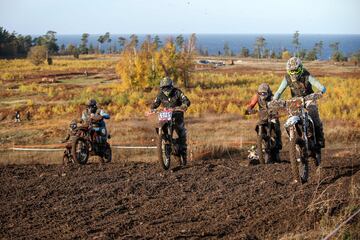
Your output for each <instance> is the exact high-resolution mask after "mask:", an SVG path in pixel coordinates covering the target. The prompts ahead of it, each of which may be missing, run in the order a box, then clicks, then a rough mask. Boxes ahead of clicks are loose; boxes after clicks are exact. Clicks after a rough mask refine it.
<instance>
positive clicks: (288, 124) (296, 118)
mask: <svg viewBox="0 0 360 240" xmlns="http://www.w3.org/2000/svg"><path fill="white" fill-rule="evenodd" d="M300 120H301V119H300V117H299V116H292V117H290V118H289V119H288V120H286V122H285V124H284V127H285V128H288V127H291V126H294V125H295V124H296V123H298V122H300Z"/></svg>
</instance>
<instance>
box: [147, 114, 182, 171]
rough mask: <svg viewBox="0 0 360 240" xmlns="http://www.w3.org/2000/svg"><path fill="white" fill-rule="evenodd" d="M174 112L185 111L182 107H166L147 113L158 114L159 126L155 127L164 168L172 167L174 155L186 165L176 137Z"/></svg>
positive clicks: (159, 156)
mask: <svg viewBox="0 0 360 240" xmlns="http://www.w3.org/2000/svg"><path fill="white" fill-rule="evenodd" d="M174 112H185V111H184V110H183V109H180V108H164V109H163V110H161V111H154V112H150V113H148V114H147V116H149V115H152V114H155V113H157V114H158V124H159V125H158V127H156V128H155V130H156V133H157V135H158V138H157V155H158V160H159V162H160V165H161V166H162V168H163V169H165V170H168V169H169V168H170V163H171V158H172V156H174V157H176V158H177V159H178V160H179V163H180V166H185V165H186V160H185V159H183V157H182V156H181V154H180V145H179V143H178V138H174V136H173V134H174V126H175V118H174V116H173V113H174Z"/></svg>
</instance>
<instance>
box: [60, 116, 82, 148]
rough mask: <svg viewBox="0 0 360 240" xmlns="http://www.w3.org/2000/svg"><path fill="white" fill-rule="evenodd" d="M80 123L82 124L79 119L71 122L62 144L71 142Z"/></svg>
mask: <svg viewBox="0 0 360 240" xmlns="http://www.w3.org/2000/svg"><path fill="white" fill-rule="evenodd" d="M78 123H80V121H78V120H77V119H73V120H71V122H70V125H69V128H68V131H67V134H66V137H65V138H64V139H63V140H61V143H65V142H67V141H69V139H70V138H71V137H73V136H75V135H76V132H77V124H78Z"/></svg>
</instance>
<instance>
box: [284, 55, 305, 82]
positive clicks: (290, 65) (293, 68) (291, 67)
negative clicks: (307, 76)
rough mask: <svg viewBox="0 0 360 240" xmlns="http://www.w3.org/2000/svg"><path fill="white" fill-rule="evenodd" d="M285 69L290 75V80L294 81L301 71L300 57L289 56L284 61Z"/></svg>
mask: <svg viewBox="0 0 360 240" xmlns="http://www.w3.org/2000/svg"><path fill="white" fill-rule="evenodd" d="M286 71H287V73H288V74H289V75H290V78H291V80H292V81H296V80H297V78H298V77H299V76H300V75H301V74H302V73H303V65H302V62H301V60H300V58H297V57H292V58H290V59H289V60H288V61H287V63H286Z"/></svg>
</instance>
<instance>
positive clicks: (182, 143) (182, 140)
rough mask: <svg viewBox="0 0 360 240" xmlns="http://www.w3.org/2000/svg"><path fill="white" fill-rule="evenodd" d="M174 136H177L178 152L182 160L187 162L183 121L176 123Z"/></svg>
mask: <svg viewBox="0 0 360 240" xmlns="http://www.w3.org/2000/svg"><path fill="white" fill-rule="evenodd" d="M174 129H175V131H176V134H177V135H178V136H179V142H178V143H179V151H180V155H181V156H182V157H183V159H184V160H185V161H186V160H187V144H186V128H185V123H184V121H183V120H181V121H177V122H176V124H175V128H174Z"/></svg>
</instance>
